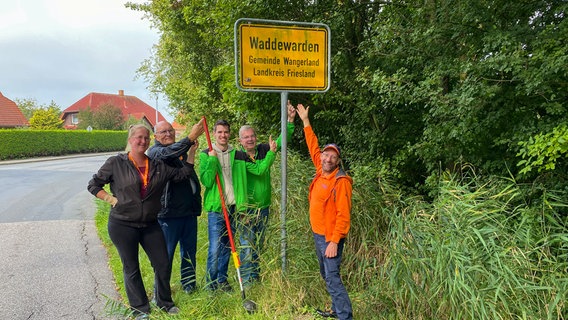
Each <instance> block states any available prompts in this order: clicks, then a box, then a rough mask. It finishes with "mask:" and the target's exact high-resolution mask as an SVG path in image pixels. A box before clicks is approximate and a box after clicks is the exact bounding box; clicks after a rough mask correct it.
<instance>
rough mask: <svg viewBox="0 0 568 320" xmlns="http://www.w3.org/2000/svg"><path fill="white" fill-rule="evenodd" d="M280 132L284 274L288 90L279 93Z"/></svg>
mask: <svg viewBox="0 0 568 320" xmlns="http://www.w3.org/2000/svg"><path fill="white" fill-rule="evenodd" d="M280 112H281V117H280V122H281V124H280V132H281V137H282V139H281V140H280V143H281V145H282V148H281V152H280V156H281V163H280V168H281V169H280V172H281V178H280V184H281V188H280V189H281V190H282V191H281V198H280V223H281V226H280V232H281V236H280V243H281V256H282V274H286V198H287V196H288V195H287V192H286V190H287V189H288V188H287V182H288V181H287V177H286V168H287V160H286V159H287V155H288V141H287V140H288V132H287V130H288V125H287V124H288V91H282V92H281V94H280Z"/></svg>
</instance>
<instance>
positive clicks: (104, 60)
mask: <svg viewBox="0 0 568 320" xmlns="http://www.w3.org/2000/svg"><path fill="white" fill-rule="evenodd" d="M126 2H127V1H126V0H7V1H2V8H1V10H0V92H2V94H3V95H4V96H6V97H7V98H9V99H11V100H14V99H35V100H37V102H38V103H39V104H40V105H42V104H45V105H49V104H50V103H51V101H54V102H55V103H56V104H57V105H58V106H59V107H60V108H61V109H62V110H63V109H65V108H67V107H69V106H70V105H71V104H73V103H74V102H76V101H77V100H79V99H81V98H83V97H84V96H86V95H87V94H89V93H90V92H100V93H112V94H117V93H118V90H124V94H126V95H133V96H137V97H138V98H140V99H141V100H143V101H144V102H146V103H147V104H149V105H151V106H152V107H155V106H156V96H155V95H153V94H152V93H151V92H149V91H148V90H147V89H146V87H147V86H148V84H147V83H146V82H145V81H144V79H142V78H138V79H135V77H136V70H137V69H138V68H139V67H140V65H141V63H142V61H143V60H144V59H147V58H149V57H150V56H151V49H152V46H153V45H154V44H156V43H157V42H158V32H157V30H155V29H152V28H150V22H149V21H148V20H147V19H142V14H141V13H140V12H137V11H133V10H130V9H128V8H125V7H124V3H126ZM131 2H141V3H143V2H146V1H138V0H131ZM158 110H159V111H160V112H161V113H162V114H163V115H164V116H165V117H167V118H168V119H170V120H171V119H172V117H171V116H170V115H169V114H168V112H167V111H166V102H165V100H163V97H160V99H159V100H158Z"/></svg>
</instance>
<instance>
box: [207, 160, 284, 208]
mask: <svg viewBox="0 0 568 320" xmlns="http://www.w3.org/2000/svg"><path fill="white" fill-rule="evenodd" d="M275 156H276V155H275V154H274V152H272V151H268V153H267V154H266V161H263V162H262V163H254V162H251V161H250V159H249V158H248V156H247V154H246V153H245V152H242V151H239V150H235V149H233V150H231V151H230V157H231V170H232V175H233V190H234V193H235V203H236V210H237V211H239V212H244V211H245V210H246V207H247V173H249V174H250V175H251V176H255V175H262V174H264V173H266V172H267V171H268V170H270V166H271V165H272V163H273V162H274V158H275ZM217 175H219V181H220V182H221V186H224V181H223V172H222V169H221V163H220V162H219V159H218V158H217V157H216V156H215V157H212V156H209V149H205V150H203V152H201V153H200V154H199V180H200V181H201V183H202V184H203V186H204V187H205V192H204V194H203V210H205V211H206V212H223V208H222V206H221V198H220V196H219V189H218V187H217V182H216V176H217Z"/></svg>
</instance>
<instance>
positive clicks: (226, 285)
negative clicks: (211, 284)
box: [217, 281, 233, 292]
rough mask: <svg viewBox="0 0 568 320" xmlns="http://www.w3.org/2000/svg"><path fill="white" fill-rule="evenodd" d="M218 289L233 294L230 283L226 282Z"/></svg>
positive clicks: (218, 286) (219, 285)
mask: <svg viewBox="0 0 568 320" xmlns="http://www.w3.org/2000/svg"><path fill="white" fill-rule="evenodd" d="M217 289H219V290H221V291H224V292H231V291H233V288H232V287H231V285H230V284H229V282H228V281H225V282H221V283H219V284H218V285H217Z"/></svg>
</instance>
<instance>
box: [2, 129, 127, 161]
mask: <svg viewBox="0 0 568 320" xmlns="http://www.w3.org/2000/svg"><path fill="white" fill-rule="evenodd" d="M126 138H127V132H126V131H92V132H88V131H86V130H73V131H68V130H0V141H1V142H0V145H1V147H0V160H8V159H22V158H30V157H41V156H57V155H64V154H73V153H91V152H106V151H116V150H123V149H124V148H125V146H126Z"/></svg>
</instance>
